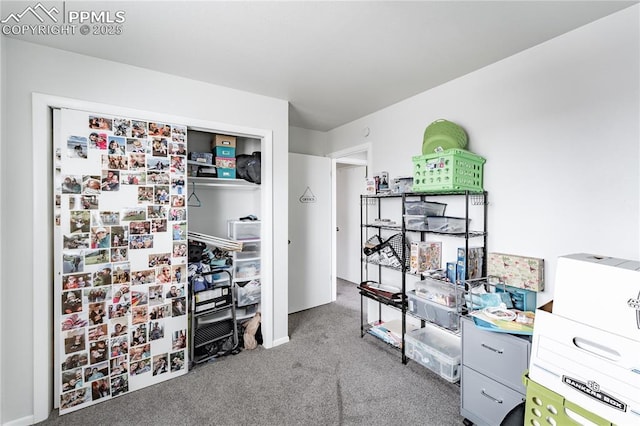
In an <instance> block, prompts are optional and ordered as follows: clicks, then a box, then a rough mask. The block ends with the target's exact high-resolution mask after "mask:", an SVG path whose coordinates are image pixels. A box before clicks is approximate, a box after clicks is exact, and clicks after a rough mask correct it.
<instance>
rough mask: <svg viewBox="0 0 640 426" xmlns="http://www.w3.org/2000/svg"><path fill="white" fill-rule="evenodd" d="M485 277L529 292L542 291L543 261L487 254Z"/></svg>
mask: <svg viewBox="0 0 640 426" xmlns="http://www.w3.org/2000/svg"><path fill="white" fill-rule="evenodd" d="M487 275H488V276H489V277H490V278H491V277H496V278H497V279H498V280H499V281H500V282H501V283H504V284H507V285H510V286H512V287H518V288H524V289H526V290H531V291H542V290H544V259H539V258H535V257H525V256H517V255H513V254H504V253H489V260H488V263H487Z"/></svg>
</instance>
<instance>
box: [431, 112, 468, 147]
mask: <svg viewBox="0 0 640 426" xmlns="http://www.w3.org/2000/svg"><path fill="white" fill-rule="evenodd" d="M467 139H468V138H467V132H465V131H464V129H463V128H462V127H460V126H459V125H457V124H456V123H453V122H451V121H447V120H436V121H434V122H433V123H431V124H429V125H428V126H427V128H426V129H424V137H423V138H422V154H423V155H427V154H433V153H434V152H442V151H446V150H448V149H453V148H465V147H466V146H467Z"/></svg>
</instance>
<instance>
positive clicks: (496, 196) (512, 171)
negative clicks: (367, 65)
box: [329, 5, 640, 304]
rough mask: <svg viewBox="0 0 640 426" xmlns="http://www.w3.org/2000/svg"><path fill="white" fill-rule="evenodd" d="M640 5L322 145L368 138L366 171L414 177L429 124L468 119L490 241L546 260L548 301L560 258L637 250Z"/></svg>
mask: <svg viewBox="0 0 640 426" xmlns="http://www.w3.org/2000/svg"><path fill="white" fill-rule="evenodd" d="M639 14H640V6H638V5H636V6H633V7H631V8H628V9H625V10H623V11H621V12H619V13H616V14H614V15H611V16H609V17H606V18H604V19H601V20H599V21H597V22H595V23H592V24H590V25H587V26H585V27H582V28H579V29H577V30H575V31H573V32H570V33H567V34H565V35H563V36H560V37H558V38H556V39H553V40H551V41H549V42H546V43H544V44H542V45H539V46H537V47H534V48H532V49H529V50H527V51H525V52H522V53H519V54H517V55H514V56H512V57H510V58H507V59H505V60H502V61H500V62H498V63H495V64H493V65H490V66H487V67H485V68H484V69H481V70H479V71H477V72H474V73H472V74H469V75H467V76H464V77H462V78H459V79H457V80H455V81H452V82H449V83H447V84H444V85H442V86H440V87H437V88H435V89H433V90H430V91H427V92H424V93H421V94H419V95H417V96H414V97H412V98H410V99H407V100H405V101H402V102H400V103H398V104H395V105H393V106H391V107H388V108H386V109H383V110H381V111H379V112H376V113H374V114H371V115H369V116H366V117H364V118H362V119H359V120H356V121H353V122H351V123H349V124H346V125H344V126H342V127H339V128H337V129H334V130H332V131H330V132H329V143H330V147H329V148H330V150H329V151H330V152H331V151H338V150H341V149H345V148H347V147H349V146H352V145H358V144H361V143H363V142H364V141H369V142H371V143H372V145H373V160H372V164H371V165H370V168H369V170H373V171H377V170H387V171H389V173H390V175H391V176H399V175H411V174H412V161H411V157H412V156H414V155H420V154H421V144H422V135H423V132H424V129H425V127H426V126H427V125H428V124H429V123H431V122H432V121H434V120H436V119H439V118H446V119H448V120H451V121H454V122H456V123H458V124H460V125H461V126H463V127H464V128H465V129H466V130H467V132H468V133H469V138H470V145H469V149H470V150H472V151H474V152H475V153H477V154H479V155H482V156H483V157H485V158H487V163H486V164H485V169H484V170H485V173H484V178H485V180H484V187H485V189H486V190H487V191H489V201H490V206H489V215H488V221H489V222H488V231H489V235H488V249H489V251H494V252H504V253H511V254H520V255H525V256H533V257H541V258H544V259H545V263H546V271H545V272H546V273H545V280H546V285H547V289H546V291H545V292H543V293H541V294H540V295H539V299H538V301H539V303H540V304H541V303H544V302H546V301H548V300H549V299H551V298H552V297H553V290H554V275H555V266H556V259H557V258H558V256H561V255H564V254H569V253H575V252H588V253H598V254H603V255H608V256H615V257H621V258H627V259H640V220H639V219H640V174H639V161H638V160H639V158H640V150H639V140H640V131H639V128H638V126H639V124H638V123H639V120H638V119H639V114H640V107H639V104H640V93H639V92H640V89H639V77H638V76H639V75H640V66H639V54H640V49H639V47H640V37H639V36H640V34H639V22H640V19H639ZM434 66H437V63H434ZM385 83H386V82H381V84H385ZM365 127H369V128H370V129H371V133H370V135H369V136H368V137H366V138H365V137H363V136H362V135H363V132H362V130H363V129H364V128H365ZM443 261H444V260H443ZM351 262H354V263H358V262H359V254H358V253H356V252H354V253H353V258H352V260H351Z"/></svg>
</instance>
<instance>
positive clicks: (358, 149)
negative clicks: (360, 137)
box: [327, 142, 373, 302]
mask: <svg viewBox="0 0 640 426" xmlns="http://www.w3.org/2000/svg"><path fill="white" fill-rule="evenodd" d="M362 153H365V156H366V160H365V159H362V158H354V156H355V155H357V154H362ZM327 157H329V158H331V229H332V230H333V232H332V233H331V294H332V296H331V301H333V302H335V301H336V298H337V294H338V276H337V268H338V266H337V265H338V257H337V256H338V255H337V252H338V251H337V250H338V243H337V241H338V236H337V235H336V231H335V230H336V229H337V227H338V210H337V209H338V207H337V190H338V185H337V184H336V182H337V172H336V169H337V166H338V164H352V165H358V166H365V167H367V174H368V171H369V167H370V166H371V164H372V159H373V145H372V143H371V142H366V143H363V144H360V145H356V146H353V147H351V148H346V149H343V150H340V151H335V152H331V153H329V154H327ZM362 187H363V188H364V182H362Z"/></svg>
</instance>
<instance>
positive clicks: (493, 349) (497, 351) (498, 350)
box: [481, 343, 504, 354]
mask: <svg viewBox="0 0 640 426" xmlns="http://www.w3.org/2000/svg"><path fill="white" fill-rule="evenodd" d="M481 346H482V347H483V348H487V349H489V350H490V351H493V352H495V353H497V354H502V353H504V351H503V350H502V349H495V348H492V347H491V346H487V345H485V344H484V343H482V344H481Z"/></svg>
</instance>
